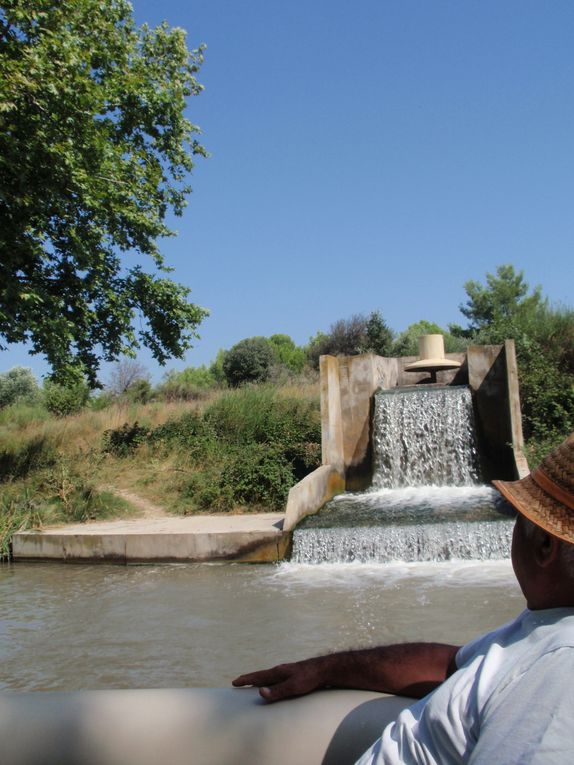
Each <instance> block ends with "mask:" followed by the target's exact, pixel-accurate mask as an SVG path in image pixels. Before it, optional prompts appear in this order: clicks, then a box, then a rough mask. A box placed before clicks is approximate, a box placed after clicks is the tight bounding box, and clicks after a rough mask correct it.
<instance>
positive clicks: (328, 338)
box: [307, 311, 393, 369]
mask: <svg viewBox="0 0 574 765" xmlns="http://www.w3.org/2000/svg"><path fill="white" fill-rule="evenodd" d="M392 341H393V333H392V331H391V330H390V329H389V327H388V326H387V324H386V322H385V321H384V319H383V317H382V316H381V314H380V313H379V311H373V312H372V313H371V314H369V316H365V315H364V314H360V313H358V314H354V315H353V316H351V317H350V318H349V319H339V320H338V321H336V322H335V323H334V324H332V325H331V327H330V328H329V332H328V333H326V334H325V333H323V332H318V333H317V334H316V335H315V337H313V338H311V340H310V342H309V345H308V346H307V357H308V359H309V363H310V364H311V366H312V367H314V368H315V369H316V368H317V367H318V366H319V358H320V357H321V356H323V355H325V354H330V355H332V356H356V355H357V354H360V353H376V354H378V355H380V356H386V355H388V353H389V351H390V349H391V346H392Z"/></svg>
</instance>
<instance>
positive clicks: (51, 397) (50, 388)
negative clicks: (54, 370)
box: [44, 380, 90, 417]
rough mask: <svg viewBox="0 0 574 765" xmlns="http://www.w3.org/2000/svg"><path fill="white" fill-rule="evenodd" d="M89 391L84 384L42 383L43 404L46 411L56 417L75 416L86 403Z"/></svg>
mask: <svg viewBox="0 0 574 765" xmlns="http://www.w3.org/2000/svg"><path fill="white" fill-rule="evenodd" d="M89 397H90V390H89V388H88V386H87V385H86V383H85V382H81V381H79V382H74V383H68V385H60V383H56V382H53V381H52V380H46V382H45V383H44V403H45V405H46V409H47V410H48V411H49V412H51V413H52V414H54V415H56V417H67V416H68V415H70V414H77V413H78V412H80V411H81V410H82V409H83V408H84V407H85V406H86V404H87V403H88V399H89Z"/></svg>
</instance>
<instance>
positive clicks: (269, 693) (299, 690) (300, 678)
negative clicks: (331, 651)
mask: <svg viewBox="0 0 574 765" xmlns="http://www.w3.org/2000/svg"><path fill="white" fill-rule="evenodd" d="M325 658H326V657H323V656H321V657H318V658H317V659H306V660H305V661H296V662H294V663H292V664H278V665H277V666H276V667H272V668H271V669H262V670H260V671H259V672H250V673H248V674H246V675H240V676H239V677H237V678H235V680H234V681H233V685H234V686H235V687H236V688H238V687H240V686H242V685H254V686H255V687H257V688H259V694H260V696H261V697H262V698H264V699H265V701H281V700H282V699H289V698H292V697H293V696H303V695H305V694H306V693H311V691H316V690H317V689H318V688H325V687H326V678H325V677H324V675H325V664H326V662H325Z"/></svg>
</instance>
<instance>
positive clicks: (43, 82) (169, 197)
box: [0, 0, 206, 384]
mask: <svg viewBox="0 0 574 765" xmlns="http://www.w3.org/2000/svg"><path fill="white" fill-rule="evenodd" d="M202 59H203V48H202V47H199V48H198V49H197V50H193V51H191V52H190V51H189V50H188V49H187V46H186V40H185V32H184V31H183V30H182V29H177V28H173V29H170V28H168V26H167V25H166V24H162V25H161V26H159V27H157V28H156V29H150V28H148V27H147V26H145V25H144V26H143V27H141V28H136V26H135V23H134V20H133V16H132V9H131V5H130V4H129V3H128V2H127V1H126V0H1V1H0V342H2V341H3V342H4V343H7V344H10V343H15V342H30V343H31V346H32V350H33V352H34V353H41V354H43V355H45V356H46V358H47V360H48V362H49V363H50V365H51V366H52V369H53V372H54V374H55V377H56V378H59V379H69V378H70V377H74V376H76V377H77V376H79V375H86V376H87V377H88V379H89V380H90V382H91V383H92V384H94V383H95V382H96V374H97V370H98V366H99V363H100V359H101V358H103V359H105V360H107V361H111V360H114V359H117V358H118V357H119V356H120V355H122V354H125V353H127V354H133V353H134V351H135V349H136V348H138V347H140V345H141V344H143V345H145V346H147V347H148V348H150V349H151V352H152V354H153V356H154V358H155V359H157V360H158V361H159V362H160V363H164V362H165V361H166V360H167V359H168V358H169V357H171V356H175V357H180V356H182V355H183V353H184V352H185V350H187V349H188V348H189V347H190V346H191V340H192V339H193V338H194V337H197V334H196V329H197V326H198V324H199V323H200V322H201V320H202V318H203V317H204V316H205V315H206V311H205V310H204V309H202V308H200V307H198V306H196V305H193V304H192V303H190V302H188V295H189V289H188V288H187V287H184V286H182V285H180V284H177V283H176V282H174V281H172V280H171V279H170V278H168V277H166V276H165V272H167V271H169V270H170V269H168V268H167V266H166V265H165V263H164V260H163V258H162V256H161V253H160V251H159V248H158V243H157V241H158V239H159V238H160V237H164V236H169V235H171V234H172V233H173V232H172V231H171V230H170V229H169V228H168V226H167V225H166V222H165V221H166V216H167V214H168V213H169V212H171V211H173V212H174V213H175V214H176V215H180V214H181V213H182V210H183V208H184V206H185V200H186V196H187V194H188V192H189V191H190V189H189V187H188V186H187V180H186V179H187V175H188V173H189V172H190V171H191V169H192V167H193V164H194V161H193V158H194V155H201V156H205V155H206V152H205V149H204V148H203V146H202V145H201V144H200V143H199V142H198V140H197V138H196V137H195V135H196V134H197V133H198V132H199V131H198V128H197V127H196V126H194V125H192V124H191V123H190V122H189V120H187V119H186V117H185V116H184V110H185V107H186V104H187V101H188V99H189V97H191V96H195V95H198V94H199V93H200V91H201V90H202V86H201V85H200V84H199V83H198V81H197V79H196V75H197V73H198V71H199V68H200V65H201V63H202ZM143 256H149V260H148V264H149V266H151V268H150V269H149V271H146V270H144V267H143V266H142V263H141V261H142V260H143V259H144V258H143ZM136 324H138V325H139V326H140V328H139V329H138V330H136V329H135V326H136Z"/></svg>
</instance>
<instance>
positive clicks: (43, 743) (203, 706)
mask: <svg viewBox="0 0 574 765" xmlns="http://www.w3.org/2000/svg"><path fill="white" fill-rule="evenodd" d="M410 703H412V699H405V698H400V697H395V696H383V695H382V694H377V693H370V692H366V691H322V692H320V693H314V694H312V695H310V696H305V697H303V698H300V699H295V700H291V701H285V702H280V703H278V704H270V705H266V704H264V703H263V702H262V701H261V699H260V698H259V696H258V694H257V692H256V691H255V690H254V689H252V688H248V689H231V688H224V689H207V688H205V689H180V690H163V689H162V690H117V691H82V692H74V693H65V692H56V693H52V692H50V693H15V692H11V693H10V692H5V693H1V694H0V752H1V753H2V755H1V760H2V765H38V763H42V765H64V763H66V764H67V765H80V764H81V763H89V765H136V764H137V765H157V763H169V765H237V763H250V765H259V763H261V765H262V764H263V763H265V765H268V763H274V765H301V763H305V765H349V764H350V763H353V762H355V760H356V759H357V758H358V757H359V756H360V755H361V754H362V752H363V751H365V750H366V749H367V748H368V747H369V746H370V745H371V744H372V743H373V741H375V740H376V739H377V738H378V737H379V736H380V734H381V732H382V730H383V728H384V727H385V725H386V723H387V722H390V721H391V720H393V719H395V718H396V716H397V715H398V714H399V712H400V711H401V709H403V708H404V707H405V706H407V705H408V704H410Z"/></svg>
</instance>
